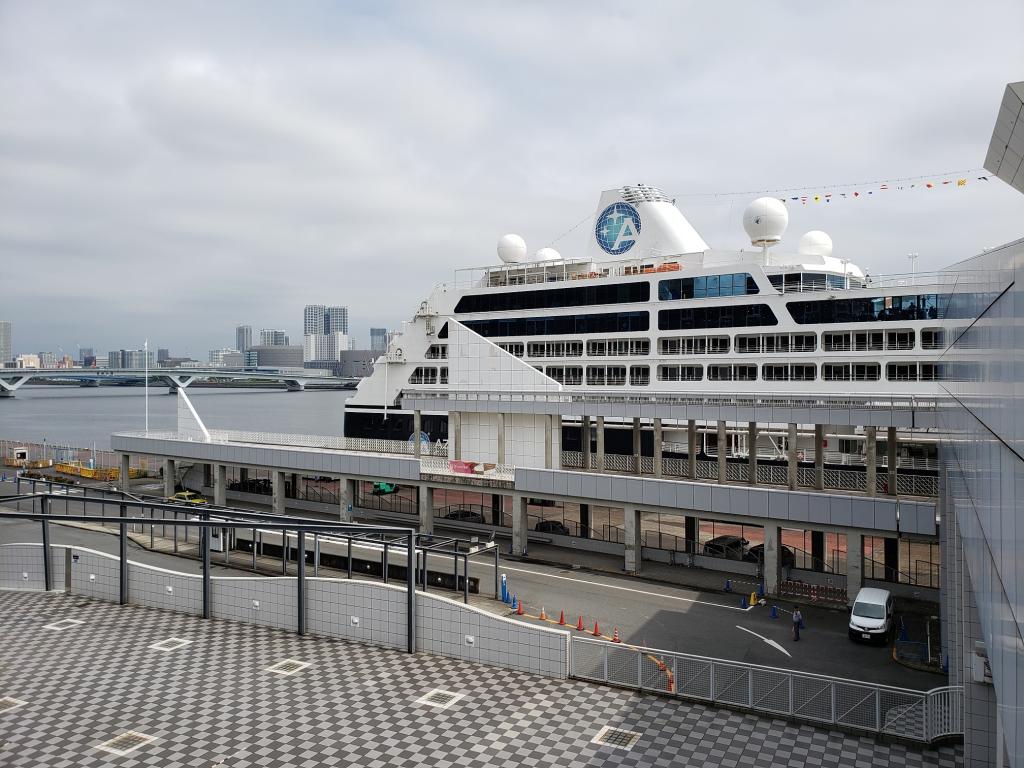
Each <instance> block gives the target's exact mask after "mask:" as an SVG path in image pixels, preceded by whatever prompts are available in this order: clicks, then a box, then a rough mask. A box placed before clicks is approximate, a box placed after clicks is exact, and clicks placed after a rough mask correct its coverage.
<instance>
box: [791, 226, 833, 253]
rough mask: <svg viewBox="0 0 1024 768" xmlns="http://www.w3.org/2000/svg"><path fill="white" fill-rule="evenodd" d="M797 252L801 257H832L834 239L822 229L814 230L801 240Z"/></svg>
mask: <svg viewBox="0 0 1024 768" xmlns="http://www.w3.org/2000/svg"><path fill="white" fill-rule="evenodd" d="M796 252H797V253H799V254H800V255H801V256H831V255H832V238H831V237H829V236H828V235H827V234H826V233H825V232H822V231H821V230H820V229H812V230H811V231H810V232H807V233H806V234H805V235H804V236H803V237H801V238H800V245H798V246H797V249H796Z"/></svg>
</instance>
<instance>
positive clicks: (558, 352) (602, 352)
mask: <svg viewBox="0 0 1024 768" xmlns="http://www.w3.org/2000/svg"><path fill="white" fill-rule="evenodd" d="M920 341H921V349H943V348H944V347H945V345H946V332H945V329H943V328H925V329H923V330H922V331H921V338H920ZM916 342H917V333H916V332H915V331H913V330H910V329H906V330H893V331H825V332H823V333H822V334H821V348H822V350H823V351H825V352H851V351H855V352H862V351H885V350H909V349H914V347H915V345H916ZM732 345H733V341H732V339H730V337H728V336H677V337H671V338H661V339H658V353H659V354H661V355H723V354H727V353H728V352H729V351H730V349H731V347H732ZM498 346H499V347H501V348H502V349H504V350H505V351H506V352H509V353H511V354H513V355H515V356H516V357H523V356H524V355H525V356H526V357H531V358H536V357H559V358H561V357H583V353H584V350H585V351H586V354H587V357H643V356H645V355H649V354H650V353H651V340H650V339H642V338H641V339H588V340H587V341H586V342H584V341H531V342H521V341H504V342H499V343H498ZM817 348H818V335H817V334H815V333H758V334H738V335H737V336H736V339H735V351H736V352H737V353H738V354H777V353H789V352H816V351H817ZM426 357H427V359H428V360H446V359H447V358H448V345H447V344H431V345H430V347H429V348H428V349H427V354H426Z"/></svg>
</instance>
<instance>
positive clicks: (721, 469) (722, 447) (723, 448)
mask: <svg viewBox="0 0 1024 768" xmlns="http://www.w3.org/2000/svg"><path fill="white" fill-rule="evenodd" d="M717 442H718V448H716V450H717V451H718V482H719V483H724V482H725V476H726V471H725V467H726V463H725V460H726V458H727V457H728V455H729V439H728V438H727V437H726V435H725V422H724V421H719V422H718V441H717Z"/></svg>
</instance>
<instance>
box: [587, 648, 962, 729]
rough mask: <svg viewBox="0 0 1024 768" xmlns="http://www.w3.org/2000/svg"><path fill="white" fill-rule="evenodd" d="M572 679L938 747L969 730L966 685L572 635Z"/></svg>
mask: <svg viewBox="0 0 1024 768" xmlns="http://www.w3.org/2000/svg"><path fill="white" fill-rule="evenodd" d="M570 660H571V664H570V675H571V676H572V677H576V678H579V679H582V680H591V681H594V682H598V683H605V684H608V685H617V686H622V687H624V688H633V689H636V690H645V691H655V692H658V693H663V694H668V695H673V696H679V697H681V698H686V699H696V700H699V701H707V702H710V703H713V704H724V705H727V706H731V707H741V708H743V709H749V710H752V711H754V712H760V713H766V714H771V715H781V716H783V717H791V718H793V719H795V720H804V721H807V722H809V723H816V724H825V725H830V726H834V727H836V728H841V729H848V730H853V731H858V732H868V733H876V734H885V735H888V736H898V737H900V738H904V739H909V740H913V741H918V742H923V743H931V742H932V741H934V740H935V739H938V738H941V737H943V736H953V735H956V734H961V733H963V723H962V717H961V711H962V700H963V688H962V687H960V686H949V687H945V688H934V689H932V690H930V691H914V690H909V689H906V688H893V687H890V686H886V685H876V684H874V683H864V682H857V681H854V680H844V679H841V678H834V677H826V676H824V675H814V674H810V673H804V672H792V671H790V670H785V669H776V668H774V667H761V666H757V665H754V664H744V663H743V662H737V661H723V660H720V659H711V658H707V657H704V656H693V655H690V654H685V653H673V652H671V651H662V650H657V649H653V648H638V647H636V646H631V645H623V644H613V643H608V642H605V641H601V640H591V639H589V638H583V637H573V638H572V653H571V654H570Z"/></svg>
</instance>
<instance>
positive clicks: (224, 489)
mask: <svg viewBox="0 0 1024 768" xmlns="http://www.w3.org/2000/svg"><path fill="white" fill-rule="evenodd" d="M213 503H214V504H216V505H217V506H218V507H226V506H227V505H228V468H227V467H226V466H225V465H223V464H214V465H213Z"/></svg>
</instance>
